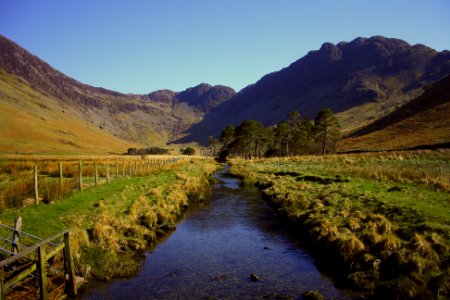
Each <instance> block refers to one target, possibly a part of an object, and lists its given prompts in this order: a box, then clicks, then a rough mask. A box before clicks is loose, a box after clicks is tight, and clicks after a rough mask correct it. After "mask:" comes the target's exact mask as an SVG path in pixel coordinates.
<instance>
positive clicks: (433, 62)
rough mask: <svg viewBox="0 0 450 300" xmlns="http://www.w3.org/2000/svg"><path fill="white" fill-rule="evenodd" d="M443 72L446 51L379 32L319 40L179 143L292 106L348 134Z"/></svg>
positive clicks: (267, 119)
mask: <svg viewBox="0 0 450 300" xmlns="http://www.w3.org/2000/svg"><path fill="white" fill-rule="evenodd" d="M447 74H450V52H449V51H443V52H437V51H435V50H433V49H431V48H428V47H426V46H424V45H414V46H412V45H410V44H408V43H407V42H405V41H402V40H399V39H392V38H386V37H382V36H374V37H371V38H357V39H355V40H353V41H351V42H341V43H339V44H337V45H334V44H331V43H325V44H323V45H322V47H321V48H320V49H319V50H316V51H311V52H309V53H308V54H307V55H306V56H304V57H303V58H301V59H299V60H297V61H296V62H294V63H292V64H291V65H290V66H288V67H287V68H284V69H282V70H280V71H278V72H274V73H271V74H268V75H266V76H264V77H263V78H261V79H260V80H259V81H258V82H256V83H255V84H253V85H250V86H248V87H246V88H245V89H243V90H242V91H240V92H239V93H238V94H236V96H234V97H233V98H232V99H230V100H228V101H226V102H224V103H223V104H221V105H219V106H218V107H216V108H215V109H212V110H211V112H210V113H209V114H208V115H206V117H205V118H204V120H203V121H201V122H200V123H198V124H196V125H194V126H193V127H192V128H191V129H190V130H189V133H190V134H189V135H188V136H187V137H185V138H183V139H180V140H179V141H180V142H187V141H193V140H195V141H202V142H205V141H206V138H207V137H208V136H210V135H216V136H217V135H218V134H219V133H220V131H221V129H223V128H224V127H225V126H226V125H228V124H234V125H237V124H239V123H240V122H241V121H243V120H245V119H254V120H258V121H260V122H262V123H263V124H265V125H273V124H275V123H277V122H278V121H280V120H283V119H285V118H286V116H287V114H288V113H289V112H290V111H293V110H298V111H299V112H300V113H301V114H302V115H306V116H308V117H310V118H312V117H314V116H315V115H316V114H317V112H318V111H319V110H320V109H321V108H324V107H329V108H331V109H332V111H333V112H335V113H336V114H337V116H338V118H339V119H340V122H341V125H342V127H343V131H344V132H347V133H348V132H352V131H355V130H357V129H359V128H361V127H363V126H365V125H367V124H369V123H371V122H373V121H375V120H376V119H378V118H380V117H382V116H384V115H386V114H388V113H390V112H392V111H394V110H395V109H396V108H398V107H399V106H401V105H403V104H405V103H407V102H408V101H409V100H411V99H413V98H415V97H417V96H419V95H420V94H422V93H423V88H424V87H425V86H427V85H429V84H431V83H434V82H436V81H438V80H440V79H442V78H443V77H444V76H446V75H447Z"/></svg>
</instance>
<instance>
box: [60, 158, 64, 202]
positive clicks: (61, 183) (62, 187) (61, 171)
mask: <svg viewBox="0 0 450 300" xmlns="http://www.w3.org/2000/svg"><path fill="white" fill-rule="evenodd" d="M59 187H60V189H61V198H62V197H63V191H64V182H63V169H62V162H59Z"/></svg>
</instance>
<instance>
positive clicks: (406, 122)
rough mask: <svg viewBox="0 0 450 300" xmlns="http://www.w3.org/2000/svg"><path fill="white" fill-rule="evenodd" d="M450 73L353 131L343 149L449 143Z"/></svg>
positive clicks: (361, 149)
mask: <svg viewBox="0 0 450 300" xmlns="http://www.w3.org/2000/svg"><path fill="white" fill-rule="evenodd" d="M449 116H450V75H449V76H447V77H446V78H444V79H443V80H441V81H439V82H437V83H435V84H434V85H433V86H432V87H430V88H428V89H427V90H426V91H425V92H424V93H423V94H422V95H421V96H419V97H418V98H416V99H413V100H411V101H410V102H408V103H407V104H405V105H403V106H402V107H400V108H399V109H397V110H396V111H394V112H392V113H391V114H389V115H387V116H385V117H383V118H381V119H379V120H377V121H376V122H374V123H372V124H370V125H368V126H367V127H365V128H363V129H361V130H359V131H357V132H355V133H353V134H351V135H350V136H349V137H348V138H346V139H344V140H343V141H341V143H340V150H341V151H363V150H387V149H389V150H390V149H405V148H415V147H424V146H434V145H442V144H450V117H449Z"/></svg>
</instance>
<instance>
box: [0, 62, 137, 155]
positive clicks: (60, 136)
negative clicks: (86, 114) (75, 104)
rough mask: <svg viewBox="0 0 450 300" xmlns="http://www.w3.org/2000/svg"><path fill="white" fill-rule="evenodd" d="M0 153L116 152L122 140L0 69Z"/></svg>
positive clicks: (127, 144) (124, 143)
mask: <svg viewBox="0 0 450 300" xmlns="http://www.w3.org/2000/svg"><path fill="white" fill-rule="evenodd" d="M0 104H1V111H0V136H1V139H0V154H5V153H9V154H11V153H20V154H49V153H51V154H80V153H83V154H110V153H111V154H118V153H123V152H125V151H126V149H127V148H128V147H132V146H137V144H136V143H133V142H130V141H124V140H123V139H120V138H118V137H115V136H113V135H111V134H110V133H108V132H106V131H104V130H102V129H101V128H99V127H98V126H96V125H95V124H93V123H90V122H87V121H84V120H82V119H80V118H79V117H77V115H76V113H77V111H76V110H74V109H73V108H72V107H70V106H64V107H62V106H61V104H60V103H59V102H58V100H56V99H54V98H52V97H49V96H46V95H44V94H43V93H41V92H38V91H36V90H34V89H33V88H31V87H30V86H29V85H28V84H26V83H24V82H23V81H22V80H20V79H19V78H17V77H15V76H12V75H9V74H7V73H6V72H5V71H4V70H2V69H0Z"/></svg>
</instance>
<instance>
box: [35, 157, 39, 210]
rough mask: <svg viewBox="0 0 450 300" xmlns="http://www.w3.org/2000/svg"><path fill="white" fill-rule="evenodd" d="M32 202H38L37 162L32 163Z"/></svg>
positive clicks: (36, 203)
mask: <svg viewBox="0 0 450 300" xmlns="http://www.w3.org/2000/svg"><path fill="white" fill-rule="evenodd" d="M34 204H35V205H38V204H39V190H38V169H37V164H34Z"/></svg>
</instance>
